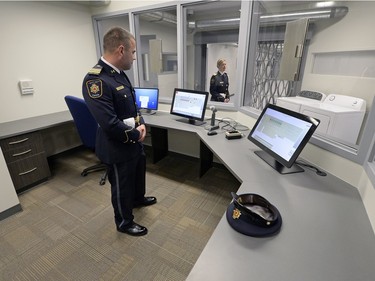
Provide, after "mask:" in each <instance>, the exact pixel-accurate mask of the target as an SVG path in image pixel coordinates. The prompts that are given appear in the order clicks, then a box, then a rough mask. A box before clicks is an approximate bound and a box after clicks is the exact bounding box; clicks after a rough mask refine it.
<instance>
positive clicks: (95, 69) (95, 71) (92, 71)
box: [89, 64, 103, 75]
mask: <svg viewBox="0 0 375 281" xmlns="http://www.w3.org/2000/svg"><path fill="white" fill-rule="evenodd" d="M102 69H103V66H101V65H99V64H97V65H95V66H94V67H93V68H91V69H90V71H89V74H94V75H99V74H100V72H102Z"/></svg>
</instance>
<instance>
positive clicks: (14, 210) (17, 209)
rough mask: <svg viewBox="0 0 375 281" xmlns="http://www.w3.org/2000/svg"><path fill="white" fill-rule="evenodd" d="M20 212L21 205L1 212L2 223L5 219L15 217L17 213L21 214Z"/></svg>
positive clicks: (0, 219)
mask: <svg viewBox="0 0 375 281" xmlns="http://www.w3.org/2000/svg"><path fill="white" fill-rule="evenodd" d="M20 211H22V207H21V205H20V204H17V205H15V206H13V207H11V208H9V209H7V210H5V211H3V212H1V213H0V221H2V220H4V219H6V218H8V217H10V216H12V215H14V214H15V213H18V212H20Z"/></svg>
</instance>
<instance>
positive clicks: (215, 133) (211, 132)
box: [207, 131, 217, 136]
mask: <svg viewBox="0 0 375 281" xmlns="http://www.w3.org/2000/svg"><path fill="white" fill-rule="evenodd" d="M207 135H209V136H214V135H217V132H216V131H208V132H207Z"/></svg>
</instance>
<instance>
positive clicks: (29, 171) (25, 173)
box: [18, 167, 37, 176]
mask: <svg viewBox="0 0 375 281" xmlns="http://www.w3.org/2000/svg"><path fill="white" fill-rule="evenodd" d="M36 169H37V168H36V167H35V168H32V169H31V170H28V171H26V172H23V173H19V174H18V175H19V176H24V175H27V174H29V173H31V172H34V171H35V170H36Z"/></svg>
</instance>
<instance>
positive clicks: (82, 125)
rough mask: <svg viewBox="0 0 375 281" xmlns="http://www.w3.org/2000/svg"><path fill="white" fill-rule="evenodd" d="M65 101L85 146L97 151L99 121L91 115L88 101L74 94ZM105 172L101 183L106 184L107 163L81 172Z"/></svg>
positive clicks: (83, 173) (83, 174) (84, 174)
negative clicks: (96, 141) (96, 140)
mask: <svg viewBox="0 0 375 281" xmlns="http://www.w3.org/2000/svg"><path fill="white" fill-rule="evenodd" d="M65 102H66V104H67V105H68V108H69V111H70V114H72V117H73V120H74V124H75V125H76V128H77V131H78V134H79V137H80V138H81V141H82V143H83V145H84V146H86V147H87V148H90V149H91V150H93V151H95V139H96V130H97V128H98V123H96V121H95V119H94V117H93V116H92V115H91V112H90V111H89V109H88V107H87V105H86V102H85V101H84V100H83V99H81V98H77V97H74V96H66V97H65ZM103 170H105V173H104V174H103V175H102V177H101V178H100V182H99V184H100V185H104V184H105V182H106V179H107V167H106V165H105V164H103V163H100V164H96V165H93V166H91V167H88V168H86V169H84V170H83V171H82V173H81V175H82V176H84V177H85V176H87V174H88V173H91V172H95V171H103Z"/></svg>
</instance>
